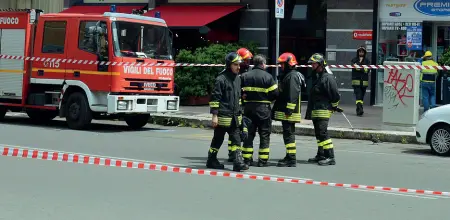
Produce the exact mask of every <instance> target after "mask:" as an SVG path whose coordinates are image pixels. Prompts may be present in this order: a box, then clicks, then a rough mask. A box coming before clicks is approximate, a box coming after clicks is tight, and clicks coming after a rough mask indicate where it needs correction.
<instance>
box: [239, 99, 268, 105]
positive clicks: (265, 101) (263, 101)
mask: <svg viewBox="0 0 450 220" xmlns="http://www.w3.org/2000/svg"><path fill="white" fill-rule="evenodd" d="M246 102H258V103H267V104H271V103H272V102H271V101H267V100H262V101H253V100H244V103H246Z"/></svg>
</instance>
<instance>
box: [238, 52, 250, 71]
mask: <svg viewBox="0 0 450 220" xmlns="http://www.w3.org/2000/svg"><path fill="white" fill-rule="evenodd" d="M236 53H237V54H239V56H241V57H242V61H243V62H242V63H241V69H240V71H239V74H242V73H245V72H248V71H250V70H251V67H250V64H251V61H252V58H253V54H252V53H251V52H250V51H249V50H248V49H247V48H240V49H239V50H237V52H236Z"/></svg>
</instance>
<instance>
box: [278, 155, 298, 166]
mask: <svg viewBox="0 0 450 220" xmlns="http://www.w3.org/2000/svg"><path fill="white" fill-rule="evenodd" d="M277 166H278V167H296V166H297V159H296V157H295V154H286V156H285V157H284V158H283V159H281V160H279V161H278V164H277Z"/></svg>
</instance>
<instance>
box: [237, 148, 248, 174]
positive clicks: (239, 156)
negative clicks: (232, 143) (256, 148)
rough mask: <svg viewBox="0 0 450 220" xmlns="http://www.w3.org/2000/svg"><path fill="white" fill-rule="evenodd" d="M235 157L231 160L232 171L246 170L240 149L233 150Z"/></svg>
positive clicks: (246, 166)
mask: <svg viewBox="0 0 450 220" xmlns="http://www.w3.org/2000/svg"><path fill="white" fill-rule="evenodd" d="M234 154H235V159H234V162H233V171H237V172H239V171H242V170H248V165H247V164H245V163H244V158H243V157H242V151H241V150H240V149H238V150H236V151H235V152H234Z"/></svg>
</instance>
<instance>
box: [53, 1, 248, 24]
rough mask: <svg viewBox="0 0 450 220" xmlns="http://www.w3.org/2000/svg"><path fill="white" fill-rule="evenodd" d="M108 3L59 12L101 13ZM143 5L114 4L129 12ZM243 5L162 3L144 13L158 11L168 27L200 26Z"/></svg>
mask: <svg viewBox="0 0 450 220" xmlns="http://www.w3.org/2000/svg"><path fill="white" fill-rule="evenodd" d="M109 7H110V6H109V5H104V6H103V5H98V6H97V5H96V6H86V5H83V6H72V7H70V8H68V9H66V10H64V11H61V12H60V13H83V14H103V13H105V12H109ZM143 7H144V6H142V5H141V6H136V5H134V6H116V11H117V12H119V13H128V14H131V12H132V11H133V9H141V8H143ZM242 7H244V6H181V5H164V6H159V7H156V8H155V9H153V10H151V11H148V12H147V13H145V14H144V15H145V16H150V17H154V16H155V12H157V11H158V12H160V14H161V18H162V19H164V20H165V21H166V23H167V26H169V27H202V26H205V25H207V24H209V23H211V22H213V21H216V20H218V19H220V18H222V17H224V16H226V15H228V14H230V13H232V12H235V11H237V10H239V9H241V8H242Z"/></svg>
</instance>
